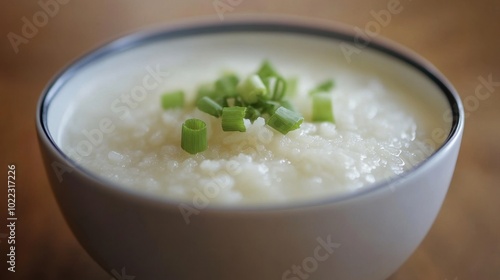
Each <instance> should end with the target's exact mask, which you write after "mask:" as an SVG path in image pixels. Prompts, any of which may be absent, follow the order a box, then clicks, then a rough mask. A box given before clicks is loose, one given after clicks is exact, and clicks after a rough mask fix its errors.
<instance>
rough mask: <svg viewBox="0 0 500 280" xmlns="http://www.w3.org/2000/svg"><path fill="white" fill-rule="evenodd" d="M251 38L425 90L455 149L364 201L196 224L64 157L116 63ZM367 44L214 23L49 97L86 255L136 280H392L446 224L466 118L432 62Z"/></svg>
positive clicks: (90, 70)
mask: <svg viewBox="0 0 500 280" xmlns="http://www.w3.org/2000/svg"><path fill="white" fill-rule="evenodd" d="M250 33H251V34H253V35H252V36H257V37H259V36H262V46H261V49H259V50H256V51H262V50H265V48H266V41H265V40H264V39H265V38H268V37H269V35H271V36H272V37H274V39H273V40H274V42H278V43H280V42H281V40H284V41H282V42H281V43H282V44H284V45H286V46H287V47H286V48H283V51H284V52H286V51H290V50H294V49H297V48H301V47H302V48H303V47H304V46H307V45H308V44H309V45H311V48H312V49H311V52H317V51H323V50H324V51H329V52H331V53H332V57H335V58H337V59H349V60H351V63H358V64H359V65H360V67H362V66H363V65H365V66H367V67H370V66H374V65H378V66H382V67H379V68H380V69H381V70H380V71H385V73H386V74H388V75H390V76H392V77H393V78H394V79H398V80H400V81H403V82H404V83H405V84H407V85H408V86H409V87H417V88H419V89H421V91H420V92H421V94H422V98H424V99H426V100H428V102H429V104H430V106H429V108H431V107H435V108H437V109H436V110H431V109H429V112H428V113H429V114H437V116H438V117H440V116H441V115H443V116H444V117H446V118H447V119H446V121H445V122H443V123H445V124H446V127H444V128H436V129H437V131H440V130H441V129H443V131H449V133H448V132H447V137H446V140H445V143H444V144H443V145H441V146H440V147H439V148H438V149H437V151H435V152H434V153H433V154H432V155H430V156H429V157H428V159H427V160H425V161H424V162H422V163H421V164H418V165H417V166H415V167H414V168H412V169H411V170H409V171H408V172H405V173H403V174H402V175H401V176H398V177H395V178H393V179H391V180H388V181H383V182H378V183H376V184H374V185H371V186H368V187H366V188H363V189H361V190H359V191H356V192H351V193H347V194H345V195H342V196H336V197H324V198H321V199H317V200H314V201H309V202H300V203H289V204H286V205H279V206H263V207H257V206H245V207H223V206H211V205H208V207H206V208H204V209H201V211H200V213H199V215H196V216H195V217H193V219H191V223H190V224H189V225H187V224H186V223H185V221H184V219H183V216H182V215H181V214H180V212H179V209H178V202H176V201H172V200H169V199H167V198H161V197H153V196H151V195H148V194H143V193H140V192H137V191H133V190H129V189H126V188H123V187H120V186H117V185H116V184H115V183H112V182H108V181H106V180H103V179H101V178H100V177H98V176H96V175H95V174H92V173H91V172H88V171H87V170H85V169H84V168H82V167H79V166H76V165H75V163H74V162H73V161H72V160H71V159H70V158H68V156H66V155H65V154H64V153H63V152H62V151H61V148H60V146H59V137H60V135H61V133H63V131H62V130H61V127H62V123H63V121H64V119H65V116H67V112H68V110H69V109H68V108H70V107H71V106H70V104H72V100H73V98H74V96H75V94H76V93H77V92H78V90H79V88H78V84H81V83H82V81H83V82H89V83H91V82H92V79H93V77H94V78H95V75H96V73H97V71H96V69H100V71H102V69H108V68H109V71H113V69H115V70H114V71H116V73H117V74H118V75H119V71H120V69H116V65H119V63H122V64H123V65H125V64H126V61H127V60H126V58H127V56H129V55H134V54H137V53H140V52H141V51H138V50H144V49H145V48H146V49H147V48H148V47H149V46H152V45H155V44H161V45H162V46H165V48H166V50H168V51H166V54H165V55H164V56H163V60H164V61H168V60H179V59H180V60H182V59H189V57H190V54H194V53H198V54H199V53H200V52H204V53H206V54H207V55H210V52H211V50H212V51H213V50H214V49H215V48H214V45H210V44H208V45H207V44H204V40H208V41H210V40H209V38H211V37H212V36H222V37H221V38H222V39H220V40H219V39H218V40H217V41H218V42H219V43H220V44H234V46H235V48H236V47H238V46H241V45H242V44H243V42H244V38H245V36H241V35H239V36H234V35H236V34H250ZM266 36H268V37H266ZM290 36H292V39H290V38H291V37H290ZM183 38H195V39H196V38H199V39H196V40H198V41H197V42H198V43H197V44H194V45H193V44H187V43H183V41H182V39H183ZM204 38H205V39H204ZM281 38H283V39H281ZM188 41H189V40H188ZM360 42H361V41H360V39H359V38H358V37H356V35H355V33H354V32H352V31H351V29H350V28H347V27H343V26H339V25H331V24H326V25H325V24H319V23H306V22H303V21H302V22H297V21H290V20H279V21H276V20H275V21H270V20H251V21H240V22H231V23H206V22H204V23H196V24H185V25H181V26H175V27H167V28H161V29H157V30H153V31H146V32H140V33H137V34H134V35H131V36H127V37H125V38H122V39H119V40H117V41H114V42H112V43H110V44H108V45H105V46H104V47H102V48H100V49H98V50H96V51H94V52H92V53H90V54H89V55H87V56H85V57H83V58H81V59H80V60H78V61H76V62H75V63H73V64H72V65H71V66H69V67H68V68H67V69H65V70H64V71H63V72H62V73H61V74H60V75H59V76H57V77H56V78H55V79H54V81H53V82H52V83H50V85H49V86H48V87H47V89H46V90H45V91H44V92H43V95H42V97H41V99H40V102H39V105H38V112H37V129H38V136H39V142H40V146H41V151H42V154H43V158H44V163H45V167H46V169H47V174H48V177H49V178H50V181H51V184H52V188H53V191H54V194H55V196H56V198H57V201H58V203H59V206H60V209H61V211H62V213H63V214H64V216H65V218H66V221H67V222H68V224H69V226H70V227H71V229H72V230H73V232H74V234H75V236H76V237H77V238H78V240H79V241H80V243H81V244H82V246H83V247H84V248H85V249H86V250H87V252H88V253H89V254H90V255H91V256H92V257H93V258H94V259H95V260H96V261H97V262H98V263H99V264H100V265H101V266H102V267H103V268H104V269H105V270H106V271H108V272H114V274H113V275H115V276H116V273H118V275H121V276H123V275H124V274H126V275H131V276H135V277H136V279H175V280H181V279H190V280H193V279H217V280H222V279H232V280H233V279H238V280H244V279H260V280H266V279H290V280H298V279H323V280H325V279H356V280H362V279H385V278H387V277H388V276H389V275H391V273H393V272H394V271H395V270H396V269H397V268H398V267H399V266H400V265H401V264H402V263H403V262H404V261H405V260H406V259H407V258H408V257H409V256H410V254H411V253H412V252H413V251H414V250H415V248H416V247H417V246H418V244H419V243H420V242H421V241H422V239H423V238H424V236H425V235H426V233H427V232H428V230H429V228H430V227H431V225H432V223H433V221H434V219H435V218H436V215H437V213H438V211H439V209H440V207H441V204H442V202H443V199H444V197H445V195H446V191H447V189H448V186H449V183H450V180H451V177H452V174H453V170H454V167H455V162H456V159H457V155H458V151H459V146H460V141H461V136H462V132H463V125H464V113H463V108H462V105H461V103H460V100H459V97H458V95H457V94H456V92H455V90H454V89H453V87H452V86H451V85H450V84H449V83H448V82H447V81H446V79H445V78H444V77H443V76H442V75H441V74H440V73H439V72H438V71H436V70H435V69H434V68H433V67H432V66H431V65H430V64H429V63H427V62H426V61H425V60H423V59H422V58H420V57H418V56H417V55H415V54H413V53H411V52H409V51H408V50H405V49H403V48H402V47H400V46H397V45H395V44H394V43H389V42H387V41H386V40H381V39H378V38H371V41H370V43H369V44H366V45H361V44H360ZM365 43H366V42H365ZM169 46H175V48H174V49H172V48H170V49H169ZM353 48H357V49H358V50H360V51H359V52H355V53H353V54H351V55H348V53H346V50H349V49H350V50H356V49H353ZM228 55H232V54H231V53H229V54H228ZM304 55H305V56H307V55H308V53H307V48H306V49H304ZM145 60H147V59H145ZM145 63H146V62H145ZM113 67H114V68H113ZM101 73H102V72H101ZM431 105H432V106H431ZM72 106H74V104H73V105H72ZM429 140H430V141H431V142H432V139H429ZM122 273H123V274H122Z"/></svg>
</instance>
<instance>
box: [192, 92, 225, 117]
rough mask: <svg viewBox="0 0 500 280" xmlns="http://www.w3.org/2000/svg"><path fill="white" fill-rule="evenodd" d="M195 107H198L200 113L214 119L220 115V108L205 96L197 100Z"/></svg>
mask: <svg viewBox="0 0 500 280" xmlns="http://www.w3.org/2000/svg"><path fill="white" fill-rule="evenodd" d="M196 107H198V109H200V111H202V112H205V113H207V114H209V115H212V116H214V117H216V118H218V117H220V116H221V115H222V106H221V105H219V104H218V103H217V102H215V101H213V100H212V99H211V98H210V97H207V96H203V97H202V98H201V99H200V100H198V102H196Z"/></svg>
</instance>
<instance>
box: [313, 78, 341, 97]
mask: <svg viewBox="0 0 500 280" xmlns="http://www.w3.org/2000/svg"><path fill="white" fill-rule="evenodd" d="M334 86H335V83H334V82H333V80H332V79H330V80H326V81H324V82H322V83H321V84H319V85H318V86H317V87H315V88H314V89H312V90H311V91H309V94H310V95H314V94H316V93H322V92H329V91H331V90H332V89H333V87H334Z"/></svg>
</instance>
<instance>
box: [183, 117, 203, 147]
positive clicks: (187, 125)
mask: <svg viewBox="0 0 500 280" xmlns="http://www.w3.org/2000/svg"><path fill="white" fill-rule="evenodd" d="M181 147H182V149H183V150H184V151H186V152H188V153H190V154H193V155H194V154H197V153H200V152H203V151H205V150H206V149H207V147H208V140H207V124H206V123H205V122H204V121H202V120H200V119H188V120H186V121H185V122H184V123H183V124H182V135H181Z"/></svg>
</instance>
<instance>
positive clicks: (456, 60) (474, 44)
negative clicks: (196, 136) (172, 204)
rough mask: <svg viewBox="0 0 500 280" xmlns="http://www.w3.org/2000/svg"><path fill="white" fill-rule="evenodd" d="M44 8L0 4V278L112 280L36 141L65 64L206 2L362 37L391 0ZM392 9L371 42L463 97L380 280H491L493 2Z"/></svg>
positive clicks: (497, 12) (204, 12)
mask: <svg viewBox="0 0 500 280" xmlns="http://www.w3.org/2000/svg"><path fill="white" fill-rule="evenodd" d="M55 1H56V0H40V1H14V0H2V2H1V9H0V35H1V37H0V117H1V118H0V119H1V121H0V129H1V131H2V132H1V137H0V152H1V153H0V155H1V156H0V163H1V165H0V170H3V171H2V172H1V173H2V174H4V175H3V176H5V177H3V178H5V179H2V180H6V179H7V175H6V174H7V170H8V169H7V165H8V164H15V165H16V185H17V197H16V198H17V200H16V204H17V216H18V222H17V228H16V241H17V244H16V245H17V251H16V254H17V255H16V272H15V273H12V272H9V271H7V264H6V258H7V257H6V254H7V248H8V247H7V242H6V240H7V239H6V233H7V229H6V228H5V227H4V226H1V227H0V279H37V280H42V279H74V280H79V279H101V280H109V279H111V277H112V276H110V275H108V274H107V273H106V272H105V271H103V270H102V269H101V268H100V267H99V266H98V265H97V264H96V263H94V261H93V260H92V259H91V258H90V257H89V256H88V255H87V254H86V253H85V251H84V250H83V249H82V247H80V245H79V244H78V242H77V241H76V239H75V238H74V237H73V235H72V233H71V232H70V230H69V228H68V227H67V225H66V223H65V222H64V220H63V218H62V216H61V214H60V212H59V210H58V208H57V205H56V202H55V200H54V198H53V196H52V193H51V190H50V187H49V184H48V181H47V179H46V176H45V171H44V170H43V166H42V162H41V158H40V152H39V149H38V143H37V140H36V133H35V110H36V103H37V101H38V98H39V95H40V93H41V91H42V90H43V88H44V86H45V85H46V84H47V83H48V81H49V80H50V79H51V78H52V77H53V76H54V75H55V74H56V73H57V72H58V71H59V70H60V69H61V68H62V67H64V66H65V65H67V64H68V63H69V62H71V61H72V60H74V59H76V58H77V57H79V56H80V55H82V54H84V53H86V52H88V51H89V50H91V49H93V48H95V47H97V46H99V45H101V44H102V43H104V42H107V41H109V40H111V39H113V38H117V37H119V36H121V35H124V34H128V33H130V32H133V31H135V30H138V29H141V28H144V27H148V26H151V25H155V24H168V23H171V22H175V21H178V20H184V19H189V18H191V17H197V16H207V17H212V18H213V19H214V20H220V18H219V15H218V14H217V11H216V9H215V8H214V2H216V4H217V2H224V3H238V2H239V5H235V6H234V7H232V10H230V11H227V12H225V13H224V14H223V15H222V20H230V19H237V18H238V17H239V16H242V15H245V14H249V13H253V14H261V15H262V14H264V15H266V14H268V15H270V16H272V15H273V14H283V15H296V16H302V17H310V18H316V19H324V20H329V21H339V22H343V23H347V24H350V25H352V26H357V27H359V28H361V29H364V28H365V26H366V25H367V24H368V23H370V22H372V21H374V20H375V19H374V16H373V14H374V13H377V12H379V11H380V10H385V9H387V5H388V4H389V3H391V2H392V1H397V0H361V1H347V0H345V1H340V0H331V1H328V0H322V1H321V0H280V1H271V0H241V1H236V0H232V1H229V0H216V1H213V0H197V1H193V0H189V1H188V0H179V1H168V0H145V1H134V0H100V1H97V0H85V1H84V0H57V2H55ZM48 2H53V3H57V7H58V8H57V9H55V8H54V9H52V12H50V14H48V16H45V17H44V16H43V15H42V14H41V13H44V12H43V11H44V10H43V8H42V6H43V3H48ZM399 2H400V5H401V7H402V11H401V12H400V13H399V14H394V15H393V16H392V18H391V20H390V22H389V23H388V24H386V26H382V27H381V28H380V36H383V37H387V38H390V39H392V40H394V41H397V42H399V43H401V44H403V45H405V46H407V47H409V48H411V49H413V50H414V51H416V52H417V53H419V54H421V55H422V56H423V57H425V58H427V59H428V60H429V61H430V62H432V63H433V64H434V65H435V66H436V67H437V68H438V69H440V70H441V71H442V72H443V73H444V74H445V76H447V77H448V79H449V80H450V81H451V82H452V83H453V84H454V86H455V87H456V89H457V90H458V92H459V93H460V95H461V97H462V100H464V101H465V109H466V112H467V118H466V129H465V135H464V138H463V143H462V149H461V153H460V156H459V160H458V163H457V169H456V171H455V176H454V179H453V181H452V183H451V186H450V191H449V193H448V195H447V197H446V200H445V202H444V205H443V208H442V210H441V212H440V214H439V216H438V218H437V220H436V222H435V224H434V226H433V227H432V229H431V230H430V232H429V234H428V235H427V237H426V238H425V240H424V241H423V243H422V244H421V245H420V246H419V248H418V249H417V251H416V252H415V253H414V254H413V255H412V257H411V258H410V259H409V260H408V261H407V262H406V263H405V264H404V265H403V266H402V267H401V268H400V269H399V270H398V271H397V272H396V273H395V274H394V275H393V276H392V277H391V278H390V280H400V279H405V280H407V279H426V280H434V279H436V280H469V279H470V280H472V279H474V280H490V279H491V280H495V279H500V183H499V182H500V125H499V123H498V122H499V121H500V110H499V109H500V36H499V35H498V32H499V30H500V2H498V1H496V0H490V1H488V0H481V1H469V0H399ZM219 4H220V3H219ZM40 11H42V12H40ZM26 21H30V22H32V23H33V22H34V21H37V22H38V25H39V26H40V27H37V28H36V29H37V30H36V31H35V32H33V30H31V31H30V30H25V31H27V32H25V33H26V34H25V35H28V36H23V26H24V25H25V24H26ZM27 37H30V38H27ZM481 79H485V80H490V81H493V83H492V84H491V85H490V86H489V87H485V88H487V89H488V91H487V92H486V91H485V92H482V93H483V95H480V96H479V97H480V98H479V97H478V95H477V94H476V89H477V88H478V86H480V85H481ZM482 90H484V88H483V89H482ZM488 92H489V93H490V94H487V93H488ZM3 186H4V187H5V188H4V190H3V191H0V221H2V222H0V225H3V224H4V222H3V221H5V220H6V215H7V203H6V201H7V198H6V194H7V191H6V182H4V183H3ZM235 261H237V260H235ZM137 280H140V279H137Z"/></svg>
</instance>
